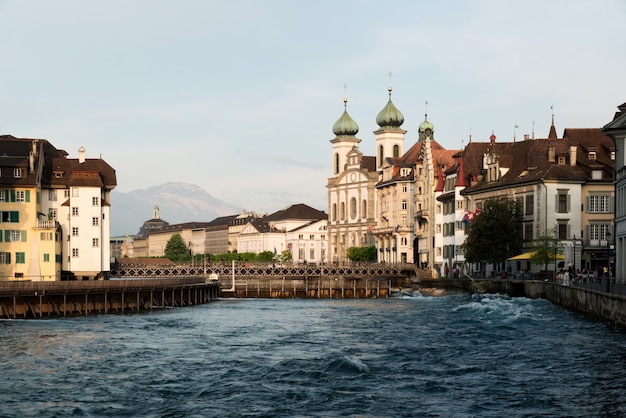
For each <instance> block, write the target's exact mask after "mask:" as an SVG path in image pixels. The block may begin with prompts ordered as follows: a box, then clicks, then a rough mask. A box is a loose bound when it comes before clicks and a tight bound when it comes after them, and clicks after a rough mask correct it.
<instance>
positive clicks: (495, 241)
mask: <svg viewBox="0 0 626 418" xmlns="http://www.w3.org/2000/svg"><path fill="white" fill-rule="evenodd" d="M522 222H523V216H522V212H521V208H520V207H519V205H518V204H517V202H516V201H515V200H514V199H511V198H509V197H507V196H501V197H495V198H489V199H487V200H485V202H484V204H483V209H482V211H481V212H480V213H479V214H478V215H477V216H476V217H475V218H474V220H473V221H472V222H471V224H470V226H469V232H468V235H467V239H466V240H465V243H464V244H463V248H464V250H465V260H467V261H468V262H470V263H479V262H483V263H492V264H498V263H502V262H504V261H506V259H507V258H509V257H511V256H513V255H516V254H519V253H520V250H521V248H522V237H523V236H522Z"/></svg>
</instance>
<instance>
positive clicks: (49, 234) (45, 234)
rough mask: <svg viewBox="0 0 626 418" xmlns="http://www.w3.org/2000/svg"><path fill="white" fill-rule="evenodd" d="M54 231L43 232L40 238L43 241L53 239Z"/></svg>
mask: <svg viewBox="0 0 626 418" xmlns="http://www.w3.org/2000/svg"><path fill="white" fill-rule="evenodd" d="M52 238H53V233H52V232H42V233H40V235H39V239H40V240H41V241H52Z"/></svg>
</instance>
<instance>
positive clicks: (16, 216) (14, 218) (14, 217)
mask: <svg viewBox="0 0 626 418" xmlns="http://www.w3.org/2000/svg"><path fill="white" fill-rule="evenodd" d="M19 221H20V213H19V212H18V211H16V210H12V211H11V212H9V222H19Z"/></svg>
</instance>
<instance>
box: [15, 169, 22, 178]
mask: <svg viewBox="0 0 626 418" xmlns="http://www.w3.org/2000/svg"><path fill="white" fill-rule="evenodd" d="M13 177H15V178H16V179H19V178H21V177H22V169H21V168H14V169H13Z"/></svg>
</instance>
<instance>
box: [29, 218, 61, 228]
mask: <svg viewBox="0 0 626 418" xmlns="http://www.w3.org/2000/svg"><path fill="white" fill-rule="evenodd" d="M57 226H58V223H57V221H55V220H54V219H52V220H49V219H46V220H41V219H37V224H36V225H35V229H57Z"/></svg>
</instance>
